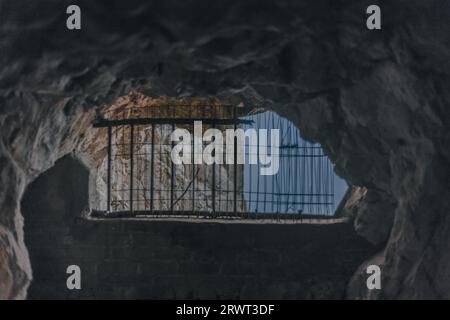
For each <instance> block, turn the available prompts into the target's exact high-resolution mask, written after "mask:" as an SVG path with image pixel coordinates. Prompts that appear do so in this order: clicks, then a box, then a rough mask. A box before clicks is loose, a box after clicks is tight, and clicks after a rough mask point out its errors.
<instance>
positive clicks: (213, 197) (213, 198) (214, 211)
mask: <svg viewBox="0 0 450 320" xmlns="http://www.w3.org/2000/svg"><path fill="white" fill-rule="evenodd" d="M212 127H213V128H214V129H215V128H216V126H215V123H214V122H213V123H212ZM214 139H216V137H214ZM213 157H214V162H213V165H212V211H213V215H214V216H215V215H216V149H215V148H214V150H213Z"/></svg>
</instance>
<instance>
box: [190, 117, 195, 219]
mask: <svg viewBox="0 0 450 320" xmlns="http://www.w3.org/2000/svg"><path fill="white" fill-rule="evenodd" d="M194 133H195V125H194V123H193V124H192V137H193V139H192V150H191V155H192V214H195V162H194V160H195V154H194V152H195V147H194V140H195V135H194Z"/></svg>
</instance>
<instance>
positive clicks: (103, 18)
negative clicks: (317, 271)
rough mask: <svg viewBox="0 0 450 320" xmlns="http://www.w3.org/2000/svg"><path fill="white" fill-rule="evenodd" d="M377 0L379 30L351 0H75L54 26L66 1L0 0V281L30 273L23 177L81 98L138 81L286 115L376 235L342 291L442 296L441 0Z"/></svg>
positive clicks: (445, 100) (117, 91)
mask: <svg viewBox="0 0 450 320" xmlns="http://www.w3.org/2000/svg"><path fill="white" fill-rule="evenodd" d="M377 2H379V4H380V5H381V7H382V21H383V22H382V24H383V26H382V28H383V29H382V31H368V30H367V29H366V28H365V18H366V15H365V10H366V8H367V6H368V5H369V4H373V2H372V1H366V0H363V1H336V0H333V1H332V0H319V1H306V0H305V1H289V0H284V1H283V0H282V1H277V2H274V1H260V0H259V1H256V0H248V1H241V0H239V1H227V2H220V3H219V2H217V3H215V4H211V2H210V1H201V0H200V1H192V2H179V1H161V2H151V3H150V2H145V3H144V2H140V1H126V2H125V1H95V2H93V1H79V5H80V6H81V7H82V10H83V27H82V30H81V31H76V32H74V31H70V32H69V31H68V30H66V29H65V28H64V25H65V19H66V16H65V9H66V7H67V5H69V4H70V2H68V1H42V2H41V1H39V2H36V3H31V2H30V3H27V4H26V5H25V4H23V3H20V2H17V1H11V0H3V1H0V8H1V10H0V32H1V34H2V35H3V37H2V39H3V40H2V42H1V44H0V46H1V51H0V52H1V54H0V63H1V65H2V66H4V67H3V68H2V71H1V72H0V88H1V89H0V132H1V140H0V164H1V165H0V179H1V183H0V255H1V256H4V257H5V256H6V258H5V259H2V260H1V261H2V263H1V264H0V290H1V294H0V296H1V297H7V298H24V297H25V295H26V289H27V286H28V284H29V281H30V279H31V267H32V266H31V265H30V261H29V258H28V252H27V249H26V246H25V244H24V237H23V217H22V214H21V208H20V200H21V198H22V195H23V192H24V189H25V187H26V186H27V185H28V184H29V183H30V182H31V181H32V180H33V179H34V178H35V177H36V176H37V175H38V174H39V173H42V172H43V171H45V170H46V169H48V168H50V167H51V166H52V165H53V164H54V162H55V161H56V160H57V159H59V158H60V157H62V156H63V155H65V154H67V153H70V152H72V151H74V150H75V151H76V150H77V146H78V145H79V143H80V141H82V140H83V139H86V138H88V137H87V136H86V135H88V134H89V132H87V131H86V128H88V127H89V123H90V121H91V120H92V119H93V117H94V111H93V109H94V108H95V107H97V106H101V105H103V104H108V103H110V102H111V101H113V100H114V99H115V98H116V97H118V96H121V95H125V94H128V93H129V92H130V91H132V90H139V91H141V92H143V93H145V94H146V95H149V96H160V95H169V96H173V97H183V96H208V95H214V96H217V97H219V98H224V97H225V98H229V99H230V100H231V101H234V102H235V103H243V104H244V105H246V106H249V105H251V106H254V105H264V106H267V107H270V108H272V109H274V110H276V111H278V112H279V113H280V114H282V115H286V116H289V117H290V119H292V120H293V121H295V123H296V124H297V125H298V126H299V128H300V130H301V133H302V135H303V136H305V137H307V138H309V139H312V140H314V141H317V142H320V143H321V144H322V146H323V147H324V149H325V151H326V153H327V154H328V155H329V157H330V158H331V159H332V160H333V161H334V163H335V164H336V172H337V173H338V174H339V175H341V176H342V177H344V178H345V179H347V181H348V182H349V183H350V184H352V185H355V186H359V187H365V188H366V189H367V194H368V195H373V196H368V197H366V198H364V199H362V202H361V203H360V207H361V208H362V211H361V212H358V213H357V219H356V221H359V222H357V227H358V225H364V228H359V229H358V230H360V231H361V230H362V231H363V232H362V234H365V235H369V236H370V237H371V238H372V239H375V241H376V242H380V241H381V243H380V244H379V245H380V246H381V247H382V249H381V250H380V252H379V255H377V256H376V257H374V260H373V261H374V262H376V263H380V264H381V265H382V273H383V287H382V290H380V291H376V292H366V289H364V287H361V283H363V281H362V279H361V278H359V277H360V276H363V273H362V271H363V269H360V270H361V271H358V272H356V274H355V277H354V281H352V282H351V283H350V284H349V291H348V297H349V298H449V297H450V273H449V272H450V271H449V270H450V267H449V264H450V256H449V255H450V248H449V244H450V241H449V240H450V239H449V237H450V230H449V227H450V221H449V219H450V218H449V215H448V212H449V209H450V208H449V206H450V205H449V204H450V202H449V201H448V199H450V194H449V193H450V188H449V181H450V165H449V162H450V151H449V150H450V148H449V138H450V136H449V130H448V128H449V127H450V113H449V111H448V105H449V103H450V94H449V90H448V89H449V83H450V59H449V58H450V43H449V40H448V30H449V29H450V28H449V27H450V19H449V17H448V15H449V12H450V8H449V2H448V1H445V0H430V1H426V2H425V1H419V0H396V1H389V2H387V1H377ZM361 222H367V223H363V224H361ZM391 224H392V227H390V226H391ZM371 228H372V229H371ZM378 233H379V234H378ZM386 238H387V240H386ZM370 262H371V261H368V262H367V263H370ZM362 267H363V266H362Z"/></svg>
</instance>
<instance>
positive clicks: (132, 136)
mask: <svg viewBox="0 0 450 320" xmlns="http://www.w3.org/2000/svg"><path fill="white" fill-rule="evenodd" d="M133 161H134V125H133V124H132V125H130V211H131V212H133V175H134V174H133V169H134V168H133V165H134V163H133Z"/></svg>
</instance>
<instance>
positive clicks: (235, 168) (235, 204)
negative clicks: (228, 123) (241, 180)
mask: <svg viewBox="0 0 450 320" xmlns="http://www.w3.org/2000/svg"><path fill="white" fill-rule="evenodd" d="M233 108H234V109H233V119H234V120H236V106H234V107H233ZM236 129H237V125H236V123H235V124H234V132H235V133H236ZM237 148H238V147H237V137H236V135H235V136H234V150H233V151H234V162H233V166H234V170H233V173H234V177H233V184H234V190H233V191H234V203H233V213H234V215H235V216H236V215H237Z"/></svg>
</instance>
